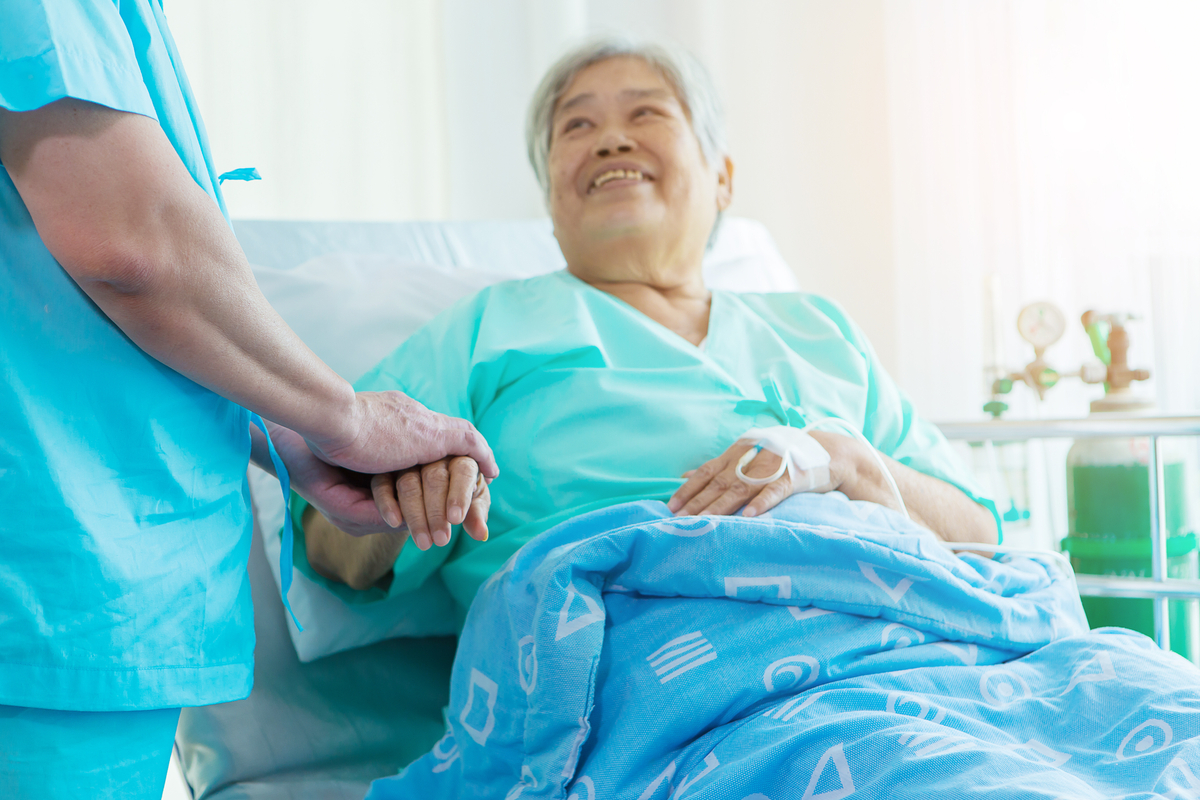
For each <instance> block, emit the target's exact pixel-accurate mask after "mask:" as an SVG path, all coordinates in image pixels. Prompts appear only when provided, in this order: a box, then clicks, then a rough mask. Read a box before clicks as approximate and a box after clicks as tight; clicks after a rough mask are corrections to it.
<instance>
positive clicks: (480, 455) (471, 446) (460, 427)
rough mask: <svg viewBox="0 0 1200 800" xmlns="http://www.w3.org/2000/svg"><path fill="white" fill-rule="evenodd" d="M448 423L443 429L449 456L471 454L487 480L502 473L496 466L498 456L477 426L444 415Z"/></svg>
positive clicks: (444, 419) (493, 478)
mask: <svg viewBox="0 0 1200 800" xmlns="http://www.w3.org/2000/svg"><path fill="white" fill-rule="evenodd" d="M442 421H443V422H446V423H448V424H447V425H446V427H445V428H443V430H442V435H443V437H444V439H445V444H446V454H447V455H449V456H469V457H470V458H472V459H474V460H475V463H476V464H477V465H478V466H479V471H480V472H481V473H482V474H483V476H484V477H485V478H486V479H487V480H489V481H490V480H495V479H496V478H497V477H499V475H500V468H499V467H497V466H496V457H495V456H494V455H492V448H491V447H490V446H489V445H488V443H487V440H486V439H484V438H483V434H481V433H480V432H479V431H477V430H475V426H474V425H472V424H471V423H469V422H467V421H466V420H462V419H457V418H455V417H443V420H442Z"/></svg>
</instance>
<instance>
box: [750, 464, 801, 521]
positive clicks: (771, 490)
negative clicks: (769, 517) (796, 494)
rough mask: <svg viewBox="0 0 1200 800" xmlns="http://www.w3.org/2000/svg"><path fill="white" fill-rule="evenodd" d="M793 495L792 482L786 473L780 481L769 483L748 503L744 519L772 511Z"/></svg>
mask: <svg viewBox="0 0 1200 800" xmlns="http://www.w3.org/2000/svg"><path fill="white" fill-rule="evenodd" d="M791 494H792V481H791V478H789V477H788V475H787V474H786V473H784V475H783V477H781V478H780V479H779V480H777V481H775V482H773V483H768V484H767V485H766V486H764V487H762V491H760V492H759V493H758V494H757V495H755V496H754V497H753V498H751V500H750V502H748V503H746V507H745V508H743V509H742V516H743V517H757V516H758V515H759V514H762V513H765V512H767V511H770V510H771V509H772V508H774V507H775V506H777V505H779V504H780V503H782V502H783V501H784V500H786V499H787V498H788V497H789V496H791Z"/></svg>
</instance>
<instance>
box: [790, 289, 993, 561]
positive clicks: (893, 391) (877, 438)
mask: <svg viewBox="0 0 1200 800" xmlns="http://www.w3.org/2000/svg"><path fill="white" fill-rule="evenodd" d="M808 300H809V301H810V302H812V303H813V304H814V305H815V306H816V307H818V308H819V309H820V310H821V311H822V312H823V313H824V314H825V315H826V316H828V317H829V319H830V320H832V321H833V322H834V324H836V325H837V326H838V328H839V329H840V330H841V331H842V335H843V336H845V337H846V340H847V341H848V342H849V343H850V344H851V345H853V346H854V348H855V349H856V350H858V351H859V352H860V353H861V354H862V356H863V359H864V360H865V361H866V364H867V382H866V387H865V388H866V391H867V402H866V413H865V415H864V419H863V435H864V436H865V437H867V439H868V440H869V441H870V442H871V443H872V444H874V445H875V446H876V447H877V448H879V451H880V452H882V453H885V454H887V455H888V456H891V457H892V458H894V459H896V460H897V461H899V462H900V463H901V464H904V465H905V466H908V467H912V468H913V469H915V470H917V471H918V472H923V473H925V474H926V475H930V476H932V477H935V478H939V479H940V480H943V481H945V482H946V483H949V484H951V485H953V486H956V487H958V488H959V489H960V490H961V491H962V492H963V494H965V495H967V497H970V498H971V499H972V500H974V501H975V502H976V503H979V504H980V505H981V506H983V507H984V508H986V509H987V510H988V511H989V512H991V514H992V518H993V519H994V520H995V521H996V534H997V537H998V541H1002V540H1003V538H1004V531H1003V528H1002V526H1001V522H1000V514H999V512H998V511H997V510H996V504H995V503H994V502H993V501H992V500H991V499H989V498H987V497H984V496H983V495H982V494H981V493H980V491H979V487H978V486H977V485H976V484H975V481H974V479H973V478H972V477H971V475H970V473H969V472H968V470H967V468H966V466H965V465H964V464H963V463H962V461H961V459H959V458H958V455H957V454H956V453H955V452H954V450H953V448H952V447H951V446H950V443H949V442H948V441H947V440H946V437H945V436H944V435H942V432H941V431H940V430H938V428H937V426H936V425H934V424H933V423H932V422H930V421H928V420H927V419H925V418H924V417H922V416H921V415H919V414H918V413H917V410H916V408H914V407H913V404H912V401H911V400H910V399H909V398H908V396H907V395H906V394H905V393H904V392H903V391H901V390H900V387H898V386H897V385H896V383H895V381H893V380H892V377H891V376H890V375H888V373H887V370H885V369H884V368H883V364H881V363H880V361H879V357H878V356H877V355H876V354H875V349H874V348H873V347H872V346H871V343H870V342H869V341H868V340H867V337H866V335H865V334H864V333H863V332H862V329H861V328H859V327H858V325H857V324H856V323H855V322H854V321H853V320H851V319H850V318H849V317H848V316H847V315H846V312H845V311H844V310H843V309H842V308H841V306H839V305H838V304H837V303H835V302H834V301H832V300H829V299H828V298H823V297H818V296H816V295H810V296H808Z"/></svg>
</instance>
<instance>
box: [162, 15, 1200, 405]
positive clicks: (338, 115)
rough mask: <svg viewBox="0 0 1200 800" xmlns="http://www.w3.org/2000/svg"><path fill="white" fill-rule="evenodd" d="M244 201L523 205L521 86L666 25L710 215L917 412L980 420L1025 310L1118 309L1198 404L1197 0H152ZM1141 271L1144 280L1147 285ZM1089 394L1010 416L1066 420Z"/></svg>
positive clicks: (1171, 397) (1077, 356)
mask: <svg viewBox="0 0 1200 800" xmlns="http://www.w3.org/2000/svg"><path fill="white" fill-rule="evenodd" d="M167 13H168V16H169V18H170V20H171V24H172V26H173V28H174V30H175V34H176V38H177V40H178V43H179V46H180V50H181V52H182V55H183V58H184V62H185V65H186V67H187V69H188V72H189V74H190V75H191V77H192V80H193V84H194V86H195V89H196V93H197V96H198V100H199V103H200V106H201V110H202V112H203V114H204V117H205V119H206V120H207V122H208V125H209V129H210V133H211V138H212V143H213V150H214V154H215V157H216V161H217V164H218V166H219V167H220V168H222V169H229V168H233V167H241V166H256V167H258V168H259V169H260V171H261V172H262V174H263V176H264V178H265V180H264V181H262V182H258V183H252V184H244V185H239V184H234V183H227V184H226V195H227V200H228V202H229V206H230V210H231V213H232V214H233V215H234V216H241V217H284V218H309V219H311V218H324V219H412V218H456V219H463V218H481V217H491V218H514V217H529V216H539V215H541V214H543V213H544V210H543V207H542V201H541V196H540V193H539V190H538V188H537V186H536V185H535V183H534V180H533V177H532V174H531V172H530V170H529V167H528V164H527V163H526V161H525V149H524V136H523V130H524V116H525V110H526V103H527V102H528V98H529V96H530V93H531V92H532V90H533V87H534V85H535V84H536V82H537V80H538V79H539V78H540V76H541V74H542V72H543V71H544V70H545V68H546V66H547V65H548V64H549V63H550V62H551V61H552V60H553V59H554V58H555V57H556V56H557V55H558V53H559V52H561V50H562V49H563V48H564V47H565V46H566V45H567V44H569V43H571V42H573V41H577V40H578V39H579V38H581V37H582V36H584V35H587V34H589V33H596V32H601V31H619V32H625V33H629V34H632V35H634V36H640V37H646V38H652V39H671V40H674V41H677V42H679V43H681V44H682V45H684V46H685V47H687V48H689V49H691V50H692V51H693V52H695V53H696V54H697V55H699V56H700V57H701V59H702V60H704V61H705V62H706V63H707V64H708V65H709V67H710V69H711V71H712V72H713V74H714V78H715V79H716V82H717V84H718V87H719V88H720V90H721V92H722V94H723V96H724V99H725V104H726V107H727V112H728V113H727V117H728V123H729V129H730V140H731V145H732V150H733V157H734V160H735V163H736V167H737V169H736V174H735V180H734V185H735V199H734V205H733V209H732V212H733V213H735V214H739V215H744V216H749V217H754V218H757V219H760V220H762V221H763V222H764V223H766V224H767V226H768V228H769V229H770V230H771V232H772V233H773V235H774V236H775V238H776V240H777V241H778V243H779V246H780V249H781V251H782V252H783V254H784V256H785V258H787V260H788V262H789V263H790V264H791V265H792V267H793V268H794V269H795V270H796V272H797V274H798V276H799V278H800V280H801V282H802V284H803V285H804V286H805V287H806V288H808V289H810V290H813V291H817V292H821V293H824V294H827V295H830V296H832V297H834V298H835V299H837V300H838V301H840V302H841V303H842V304H843V305H844V306H845V307H846V308H847V310H848V311H849V312H850V314H851V315H852V316H853V317H854V318H855V319H856V320H857V321H858V322H859V323H860V324H861V325H862V327H863V328H864V329H865V331H866V332H867V335H868V336H869V337H870V338H871V340H872V341H873V343H874V344H875V347H876V349H877V350H878V352H879V354H880V356H881V358H882V360H883V362H884V364H885V366H886V367H887V368H888V369H889V370H890V371H891V372H892V373H893V374H894V375H895V377H896V378H897V380H898V381H899V382H900V384H901V385H902V387H904V388H905V389H906V390H907V391H908V392H909V393H910V394H912V395H913V397H914V399H915V400H916V401H917V404H918V406H919V407H920V408H922V409H923V410H924V411H925V412H926V413H927V414H928V415H930V416H932V417H935V418H963V417H970V416H975V415H977V414H978V413H979V408H980V406H981V404H982V403H983V402H984V400H986V399H987V398H986V392H985V388H986V385H987V382H986V381H985V378H984V368H985V366H986V365H987V364H989V363H990V362H991V361H992V360H993V349H995V348H993V347H992V346H991V341H990V339H991V337H990V336H989V335H988V334H989V332H990V327H989V325H988V321H987V316H986V314H987V308H986V303H985V300H986V297H985V292H984V286H985V285H986V284H987V283H988V282H989V281H990V282H992V283H993V284H995V285H998V286H999V287H1000V295H999V300H1000V303H999V304H1000V316H1001V319H1000V324H999V325H997V326H996V327H997V329H998V330H999V331H1000V336H999V344H1000V345H1001V347H1000V348H999V349H1001V350H1003V351H1004V353H1003V354H1002V355H1003V356H1004V359H1005V360H1006V363H1007V365H1009V366H1019V365H1021V364H1023V363H1024V362H1025V361H1027V360H1028V358H1029V357H1030V355H1031V353H1030V352H1029V349H1028V347H1027V346H1026V345H1024V344H1023V343H1022V342H1021V341H1020V340H1019V339H1017V337H1016V335H1015V327H1014V325H1013V320H1014V319H1015V316H1016V312H1017V310H1018V309H1019V308H1020V306H1021V305H1023V304H1025V303H1028V302H1031V301H1033V300H1040V299H1047V298H1049V299H1053V300H1055V301H1056V302H1059V303H1060V304H1061V305H1063V307H1064V311H1065V312H1066V313H1067V315H1068V317H1069V319H1070V320H1071V324H1072V327H1071V330H1070V333H1069V335H1068V337H1067V338H1066V339H1065V340H1064V342H1063V343H1062V344H1061V345H1058V346H1056V347H1055V348H1054V349H1052V350H1051V353H1050V357H1051V360H1052V361H1053V362H1055V363H1056V364H1058V365H1059V366H1061V367H1062V368H1063V369H1070V368H1074V367H1076V366H1078V364H1079V362H1080V360H1081V359H1082V358H1084V357H1085V356H1086V355H1087V354H1088V348H1087V343H1086V340H1085V339H1084V337H1083V334H1082V331H1081V330H1080V329H1079V326H1078V325H1077V323H1076V322H1075V320H1077V319H1078V315H1079V314H1080V313H1081V312H1082V311H1084V310H1085V309H1086V308H1089V307H1100V308H1102V309H1103V310H1130V311H1137V312H1140V313H1142V314H1144V315H1146V316H1147V317H1152V318H1153V319H1152V321H1149V322H1147V323H1146V324H1144V325H1142V326H1141V327H1140V329H1135V331H1134V337H1135V338H1134V343H1135V350H1134V353H1133V356H1134V358H1135V360H1136V361H1137V362H1138V365H1139V366H1140V365H1146V364H1149V365H1151V366H1153V367H1154V368H1155V369H1156V370H1157V371H1158V372H1159V373H1160V374H1161V376H1162V377H1161V379H1160V380H1158V381H1157V389H1158V394H1159V396H1160V398H1161V401H1162V403H1163V404H1164V406H1166V407H1168V408H1171V409H1173V410H1183V409H1187V408H1195V407H1197V406H1198V405H1200V377H1198V376H1197V372H1198V371H1197V370H1195V369H1194V368H1192V366H1191V365H1193V364H1195V363H1196V362H1197V361H1198V360H1200V322H1197V319H1196V315H1195V314H1193V313H1191V309H1192V308H1194V307H1195V306H1196V305H1198V304H1200V232H1198V231H1197V228H1198V227H1200V199H1198V198H1200V148H1198V147H1196V146H1195V142H1196V141H1200V92H1198V91H1196V83H1197V76H1200V48H1197V47H1195V46H1194V42H1195V41H1197V40H1200V4H1197V3H1195V2H1193V0H1143V1H1141V2H1133V1H1132V0H971V2H962V0H836V2H835V1H834V0H405V1H404V2H394V1H393V0H344V2H342V3H339V4H336V6H335V5H332V4H329V3H328V2H317V0H170V2H168V3H167ZM1152 276H1157V277H1156V278H1154V279H1153V280H1152ZM1097 392H1098V389H1096V388H1095V387H1092V388H1084V387H1079V386H1075V387H1073V388H1072V387H1067V388H1063V389H1059V390H1056V392H1055V393H1054V394H1053V395H1052V399H1051V402H1050V403H1049V404H1047V405H1046V406H1043V407H1042V408H1040V409H1039V408H1037V407H1035V405H1034V404H1033V403H1032V402H1031V401H1030V398H1029V395H1028V393H1026V394H1023V395H1022V394H1015V395H1014V396H1013V400H1014V406H1015V407H1016V408H1018V409H1019V410H1020V411H1021V412H1022V413H1025V414H1035V413H1053V414H1062V415H1076V414H1080V413H1083V412H1084V411H1085V410H1086V400H1087V399H1088V398H1089V397H1091V396H1095V394H1096V393H1097Z"/></svg>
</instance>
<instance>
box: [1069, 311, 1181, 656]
mask: <svg viewBox="0 0 1200 800" xmlns="http://www.w3.org/2000/svg"><path fill="white" fill-rule="evenodd" d="M1092 314H1094V312H1088V314H1085V315H1084V327H1085V328H1089V315H1092ZM1098 316H1099V315H1096V317H1098ZM1096 317H1093V319H1092V320H1091V323H1092V327H1090V328H1089V330H1088V334H1089V336H1091V337H1092V342H1093V345H1095V346H1096V347H1095V349H1096V354H1097V355H1098V356H1099V357H1100V358H1101V359H1102V360H1104V361H1105V362H1106V363H1108V365H1109V378H1110V382H1108V383H1106V390H1107V391H1106V394H1105V396H1104V398H1103V399H1101V400H1097V401H1094V402H1093V403H1092V417H1093V418H1096V417H1099V418H1103V417H1105V416H1111V415H1113V414H1121V415H1122V416H1128V415H1130V414H1146V413H1149V412H1152V411H1153V405H1152V404H1151V403H1148V402H1145V401H1142V400H1139V399H1137V398H1136V397H1135V396H1134V395H1133V393H1132V392H1131V391H1130V390H1129V388H1128V386H1129V381H1131V380H1145V378H1147V377H1149V375H1148V373H1146V372H1145V371H1143V370H1137V371H1135V370H1129V369H1128V368H1127V367H1126V366H1125V348H1126V347H1127V346H1128V339H1127V338H1125V336H1124V330H1123V326H1122V325H1121V322H1123V320H1122V321H1118V322H1115V323H1114V321H1113V320H1114V315H1110V316H1108V317H1101V318H1100V319H1101V320H1102V321H1105V322H1108V324H1109V328H1108V330H1100V331H1098V330H1097V327H1098V326H1097V323H1096ZM1118 329H1120V330H1118ZM1100 333H1107V334H1108V335H1107V336H1102V335H1099V334H1100ZM1118 334H1119V335H1118ZM1114 339H1115V340H1114ZM1114 364H1116V366H1117V369H1116V370H1114ZM1122 370H1123V374H1122V372H1121V371H1122ZM1114 372H1115V373H1116V375H1115V377H1116V378H1117V380H1116V381H1113V380H1112V379H1113V377H1114ZM1122 379H1124V380H1122ZM1113 383H1117V384H1118V385H1117V386H1116V387H1115V388H1114V387H1113V385H1112V384H1113ZM1121 384H1123V385H1121ZM1158 446H1159V450H1160V454H1161V457H1162V459H1163V485H1161V486H1160V487H1159V490H1160V491H1162V492H1164V499H1165V502H1166V519H1165V520H1164V523H1165V525H1166V527H1167V532H1168V537H1169V538H1168V540H1167V576H1168V577H1171V578H1193V579H1194V578H1196V577H1197V552H1196V534H1195V532H1194V531H1193V530H1192V529H1191V516H1190V508H1189V503H1188V491H1189V488H1190V479H1189V468H1188V460H1187V458H1186V452H1185V449H1184V447H1183V446H1182V443H1181V442H1180V440H1178V439H1172V438H1162V439H1159V442H1158ZM1151 469H1154V465H1153V464H1152V463H1151V460H1150V440H1149V439H1148V438H1145V437H1139V438H1127V439H1081V440H1079V441H1076V442H1075V443H1074V444H1073V445H1072V446H1071V449H1070V451H1069V452H1068V453H1067V508H1068V535H1067V538H1065V539H1063V542H1062V547H1063V551H1064V552H1066V553H1068V554H1069V555H1070V558H1071V564H1072V566H1073V567H1074V568H1075V571H1076V572H1079V573H1085V574H1092V575H1116V576H1122V577H1139V578H1149V577H1151V575H1152V566H1151V555H1150V554H1151V530H1150V470H1151ZM1153 603H1154V601H1153V600H1148V599H1146V600H1141V599H1137V600H1135V599H1128V598H1114V597H1084V598H1083V609H1084V611H1085V612H1086V613H1087V617H1088V623H1089V624H1090V625H1091V627H1093V628H1102V627H1108V626H1114V627H1120V628H1129V629H1131V630H1135V631H1138V632H1140V633H1144V634H1146V635H1147V636H1153V635H1154V606H1153ZM1168 606H1169V613H1170V632H1171V649H1172V650H1174V651H1175V652H1176V653H1179V654H1180V655H1182V656H1184V657H1185V658H1188V659H1190V660H1191V661H1192V662H1193V663H1200V652H1198V649H1200V611H1198V610H1197V605H1196V603H1194V602H1191V601H1172V602H1170V603H1169V604H1168Z"/></svg>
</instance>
